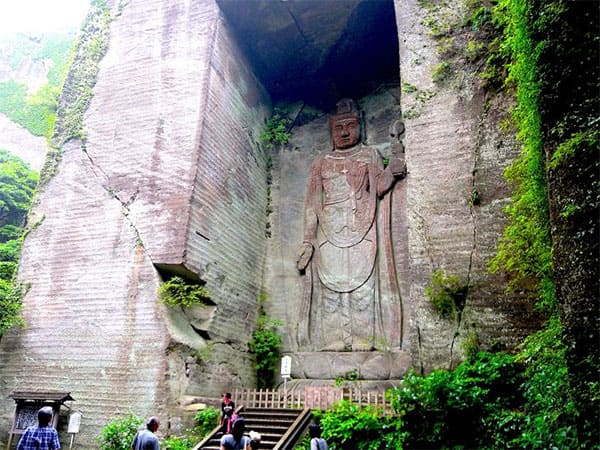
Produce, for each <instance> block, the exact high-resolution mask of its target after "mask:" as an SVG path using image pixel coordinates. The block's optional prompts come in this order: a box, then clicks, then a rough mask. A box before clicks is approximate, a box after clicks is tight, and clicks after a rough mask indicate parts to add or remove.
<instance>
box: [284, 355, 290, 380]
mask: <svg viewBox="0 0 600 450" xmlns="http://www.w3.org/2000/svg"><path fill="white" fill-rule="evenodd" d="M291 374H292V357H291V356H284V357H283V358H281V377H282V378H290V375H291Z"/></svg>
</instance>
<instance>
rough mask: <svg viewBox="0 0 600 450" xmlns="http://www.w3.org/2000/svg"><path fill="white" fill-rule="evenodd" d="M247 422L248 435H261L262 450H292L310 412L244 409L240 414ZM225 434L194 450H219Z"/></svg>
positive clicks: (220, 434) (216, 433)
mask: <svg viewBox="0 0 600 450" xmlns="http://www.w3.org/2000/svg"><path fill="white" fill-rule="evenodd" d="M240 416H241V417H243V418H244V420H245V421H246V435H247V434H248V433H249V432H250V431H256V432H258V433H260V435H261V438H262V439H261V443H260V448H261V450H263V449H265V450H291V449H292V448H293V447H292V445H293V444H294V443H295V441H296V440H297V439H298V437H299V436H300V434H302V432H303V431H304V429H305V428H306V427H307V426H308V423H309V422H310V419H311V416H312V414H311V413H310V410H302V409H284V408H244V409H243V410H242V411H241V414H240ZM222 436H223V432H222V431H221V430H219V431H216V432H214V433H212V434H211V435H210V436H208V437H207V438H206V439H205V440H204V441H202V442H201V443H200V444H198V445H197V446H196V447H194V450H200V449H203V450H219V442H220V439H221V437H222Z"/></svg>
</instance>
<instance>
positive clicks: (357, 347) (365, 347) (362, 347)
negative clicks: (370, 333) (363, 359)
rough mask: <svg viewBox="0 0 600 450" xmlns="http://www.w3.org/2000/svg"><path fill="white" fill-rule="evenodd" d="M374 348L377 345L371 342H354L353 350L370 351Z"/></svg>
mask: <svg viewBox="0 0 600 450" xmlns="http://www.w3.org/2000/svg"><path fill="white" fill-rule="evenodd" d="M372 350H375V346H374V345H373V344H372V343H371V342H366V343H362V344H352V351H353V352H370V351H372Z"/></svg>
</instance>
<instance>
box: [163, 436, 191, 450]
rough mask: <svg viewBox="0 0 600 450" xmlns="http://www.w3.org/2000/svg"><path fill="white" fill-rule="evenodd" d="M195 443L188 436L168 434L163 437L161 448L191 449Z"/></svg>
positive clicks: (174, 449) (173, 449)
mask: <svg viewBox="0 0 600 450" xmlns="http://www.w3.org/2000/svg"><path fill="white" fill-rule="evenodd" d="M193 446H194V443H193V442H192V441H191V440H190V439H189V438H187V437H176V436H168V437H166V438H164V439H163V441H162V444H161V448H162V449H164V450H189V449H190V448H192V447H193Z"/></svg>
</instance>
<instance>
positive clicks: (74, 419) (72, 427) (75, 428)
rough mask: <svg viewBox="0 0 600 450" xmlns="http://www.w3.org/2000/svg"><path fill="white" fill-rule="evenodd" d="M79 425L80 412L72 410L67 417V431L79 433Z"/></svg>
mask: <svg viewBox="0 0 600 450" xmlns="http://www.w3.org/2000/svg"><path fill="white" fill-rule="evenodd" d="M80 425H81V413H80V412H74V413H73V414H71V417H69V429H68V430H67V433H79V426H80Z"/></svg>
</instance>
